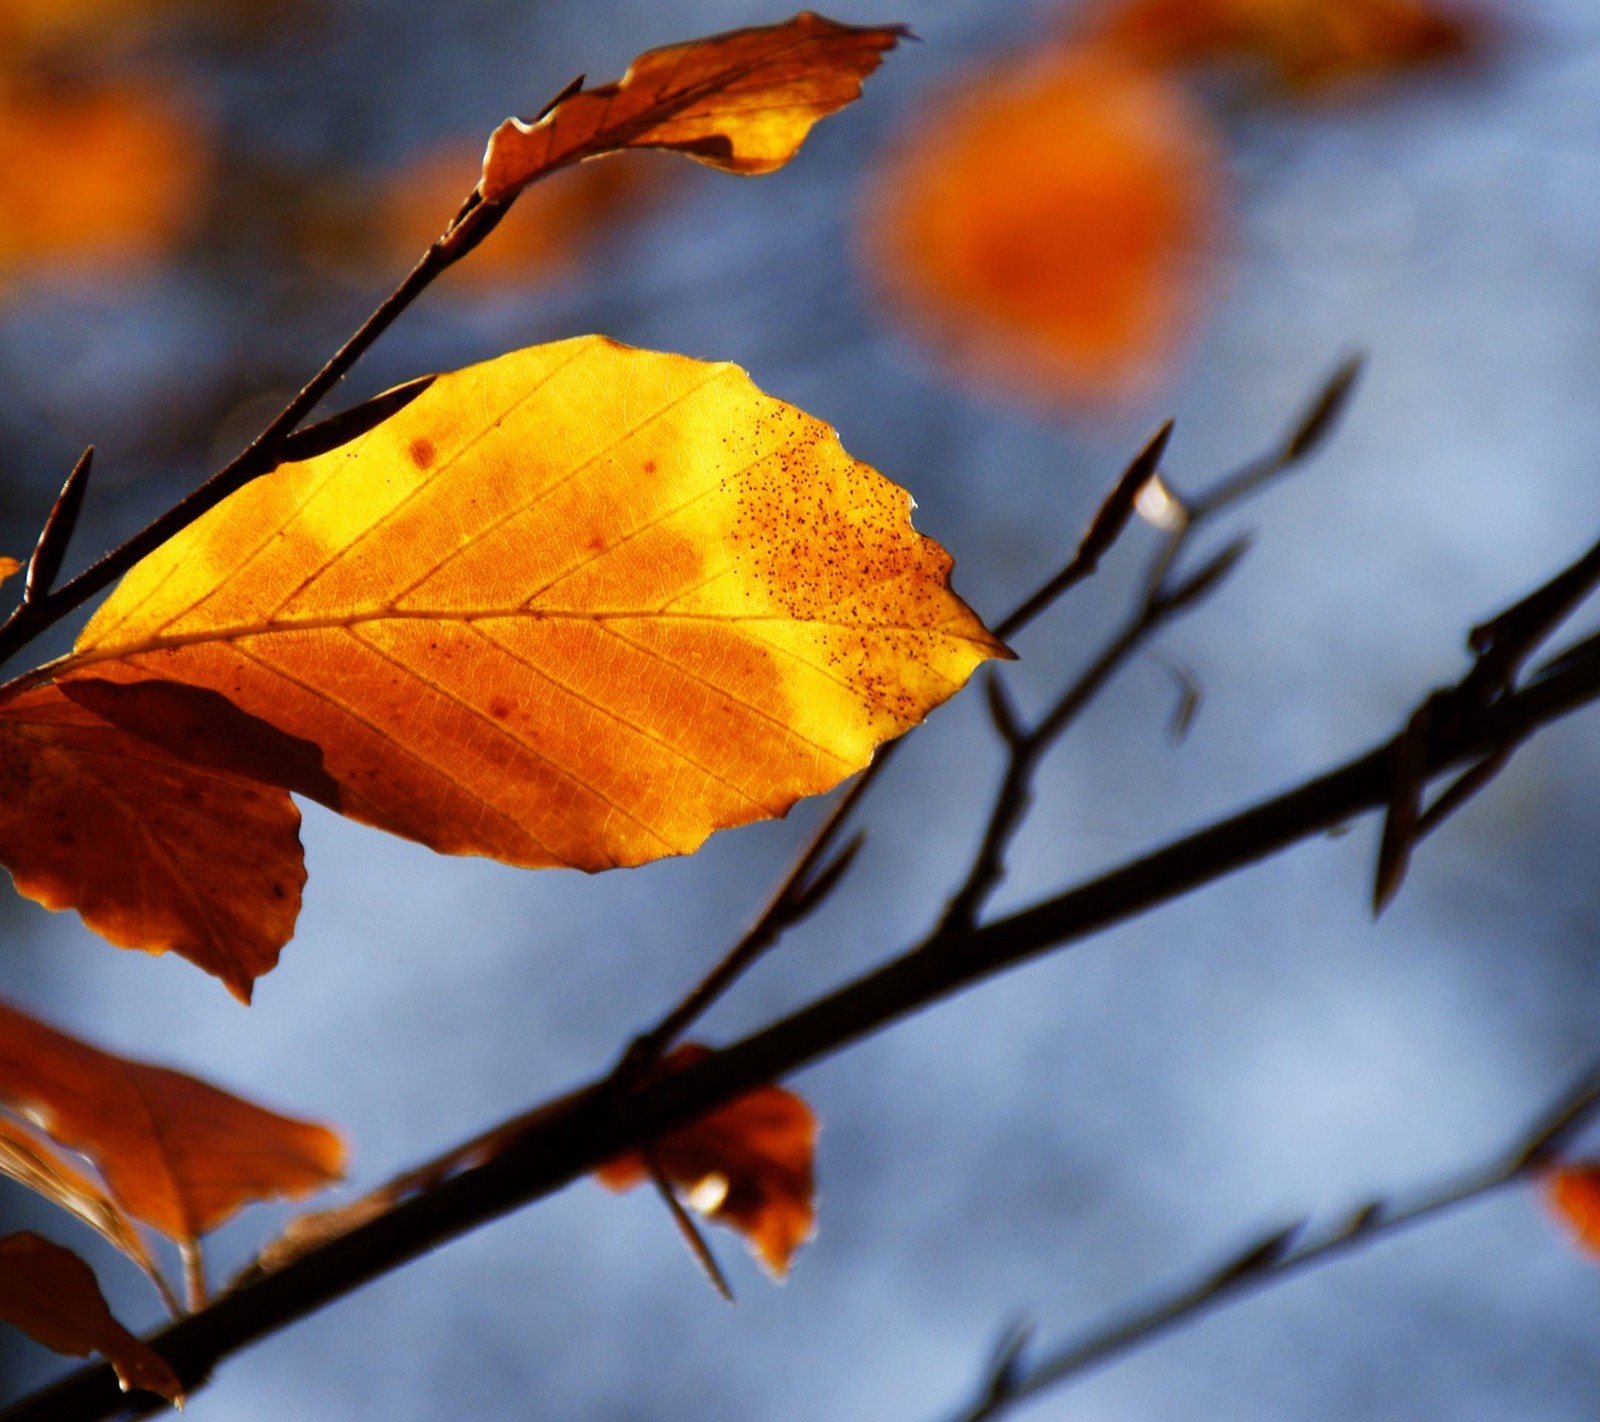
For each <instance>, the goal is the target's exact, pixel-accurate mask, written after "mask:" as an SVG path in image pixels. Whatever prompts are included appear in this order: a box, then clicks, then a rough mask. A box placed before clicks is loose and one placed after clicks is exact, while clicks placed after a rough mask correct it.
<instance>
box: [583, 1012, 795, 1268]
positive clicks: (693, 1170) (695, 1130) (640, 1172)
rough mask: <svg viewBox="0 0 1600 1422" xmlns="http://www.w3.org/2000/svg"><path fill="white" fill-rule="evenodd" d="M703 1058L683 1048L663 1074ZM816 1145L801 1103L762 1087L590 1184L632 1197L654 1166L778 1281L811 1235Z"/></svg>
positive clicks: (689, 1046)
mask: <svg viewBox="0 0 1600 1422" xmlns="http://www.w3.org/2000/svg"><path fill="white" fill-rule="evenodd" d="M707 1055H709V1049H708V1048H706V1047H702V1046H700V1045H699V1044H697V1043H694V1042H685V1043H684V1044H683V1045H682V1046H681V1047H678V1048H677V1049H676V1050H675V1051H673V1052H672V1053H671V1055H669V1056H668V1057H667V1059H666V1061H665V1062H663V1063H662V1070H663V1072H664V1073H667V1072H672V1071H675V1070H682V1069H683V1068H684V1067H686V1066H688V1065H690V1064H691V1063H693V1062H697V1061H699V1060H700V1059H701V1058H702V1057H705V1056H707ZM816 1145H817V1118H816V1116H815V1115H814V1114H813V1113H812V1110H811V1108H810V1107H809V1106H807V1105H806V1103H805V1102H804V1100H802V1099H801V1098H800V1097H799V1096H796V1095H795V1094H794V1092H792V1091H785V1090H784V1089H783V1088H782V1087H778V1086H763V1087H761V1088H759V1089H758V1090H755V1091H752V1092H750V1093H749V1095H747V1096H741V1097H739V1099H738V1100H737V1101H732V1102H730V1103H729V1104H728V1105H726V1106H723V1107H721V1108H720V1109H719V1110H716V1111H713V1112H712V1113H711V1114H710V1115H709V1116H706V1117H705V1118H704V1119H702V1120H699V1121H696V1122H694V1124H693V1125H689V1126H683V1127H681V1128H680V1129H678V1130H676V1131H673V1132H671V1133H670V1134H668V1135H665V1136H663V1137H662V1138H661V1139H660V1140H658V1141H656V1142H655V1144H654V1145H652V1146H651V1147H650V1149H649V1151H648V1153H646V1152H640V1151H630V1152H629V1153H627V1154H626V1155H619V1156H617V1157H616V1158H615V1159H614V1160H609V1161H607V1162H606V1163H605V1164H604V1165H602V1166H601V1167H600V1168H599V1169H598V1170H597V1171H595V1179H597V1180H598V1181H599V1182H600V1183H601V1184H602V1185H604V1186H606V1187H607V1188H608V1189H611V1190H631V1189H632V1188H633V1187H634V1186H635V1185H639V1184H641V1183H643V1182H644V1181H646V1180H648V1179H649V1178H650V1174H651V1169H650V1167H651V1162H652V1161H653V1162H654V1164H655V1165H656V1166H657V1167H658V1168H659V1169H660V1171H661V1173H662V1174H663V1175H665V1176H666V1178H667V1179H668V1180H669V1181H670V1182H671V1183H672V1184H673V1185H674V1186H675V1187H676V1188H677V1190H678V1191H679V1192H680V1194H681V1195H682V1197H683V1199H684V1200H685V1202H686V1203H688V1204H689V1205H690V1206H691V1207H692V1208H693V1209H695V1210H698V1211H699V1212H700V1213H701V1214H703V1215H704V1216H705V1217H706V1218H707V1219H709V1220H714V1221H715V1222H716V1223H717V1224H722V1225H727V1226H728V1228H729V1229H733V1230H737V1231H738V1232H739V1233H740V1234H742V1235H743V1236H744V1237H745V1240H746V1241H747V1242H748V1243H749V1245H750V1250H751V1253H753V1254H754V1255H755V1256H756V1258H758V1259H759V1260H760V1261H761V1262H762V1263H763V1264H765V1265H766V1267H767V1268H768V1269H769V1270H770V1271H771V1272H772V1274H773V1275H774V1276H775V1277H776V1278H780V1279H781V1278H782V1277H783V1276H784V1275H785V1274H787V1273H788V1272H789V1262H790V1260H792V1259H793V1258H794V1254H795V1251H796V1250H797V1249H799V1248H800V1246H801V1245H802V1244H804V1243H805V1242H806V1241H807V1240H808V1239H810V1238H811V1236H812V1235H813V1234H814V1233H815V1232H816V1182H815V1179H814V1176H813V1159H814V1157H815V1155H816Z"/></svg>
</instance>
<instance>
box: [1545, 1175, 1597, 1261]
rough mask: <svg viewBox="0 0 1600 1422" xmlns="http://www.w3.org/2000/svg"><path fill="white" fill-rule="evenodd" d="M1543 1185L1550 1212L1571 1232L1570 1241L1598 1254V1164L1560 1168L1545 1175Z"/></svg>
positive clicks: (1591, 1252)
mask: <svg viewBox="0 0 1600 1422" xmlns="http://www.w3.org/2000/svg"><path fill="white" fill-rule="evenodd" d="M1543 1185H1544V1194H1545V1199H1546V1201H1548V1203H1549V1205H1550V1210H1551V1212H1552V1213H1553V1214H1554V1215H1555V1217H1556V1218H1557V1219H1558V1220H1560V1221H1561V1222H1562V1223H1563V1224H1564V1225H1566V1226H1567V1228H1568V1229H1569V1230H1571V1232H1572V1236H1573V1240H1574V1242H1575V1243H1577V1244H1578V1246H1579V1247H1580V1248H1582V1249H1584V1250H1585V1251H1587V1252H1588V1253H1590V1254H1595V1255H1600V1162H1597V1161H1592V1160H1585V1161H1575V1162H1573V1163H1572V1164H1571V1165H1563V1166H1560V1167H1558V1168H1556V1169H1554V1170H1551V1171H1550V1172H1549V1173H1548V1174H1546V1175H1545V1177H1544V1181H1543Z"/></svg>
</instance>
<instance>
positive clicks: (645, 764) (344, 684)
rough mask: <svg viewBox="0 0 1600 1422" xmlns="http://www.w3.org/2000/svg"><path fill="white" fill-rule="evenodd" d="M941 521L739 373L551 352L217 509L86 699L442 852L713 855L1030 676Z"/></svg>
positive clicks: (97, 630)
mask: <svg viewBox="0 0 1600 1422" xmlns="http://www.w3.org/2000/svg"><path fill="white" fill-rule="evenodd" d="M910 504H911V501H910V496H909V495H908V494H907V493H906V492H905V490H903V489H900V488H897V487H896V486H895V485H893V484H891V483H890V482H889V481H888V480H887V479H885V478H883V476H882V475H880V474H878V473H877V472H876V471H874V470H872V469H869V468H868V467H867V466H866V465H863V464H859V463H857V462H856V461H855V460H853V459H851V458H850V456H849V455H848V454H846V453H845V451H844V450H843V449H842V448H841V447H840V446H839V443H838V440H837V438H836V437H835V436H834V434H833V432H832V431H831V430H829V429H828V428H827V427H826V426H824V425H822V424H820V423H819V422H817V421H816V420H813V419H812V418H811V417H810V416H808V415H806V414H804V413H803V412H801V411H799V410H796V409H794V408H793V407H791V406H788V405H784V404H782V403H780V402H779V401H777V400H774V399H772V398H771V397H770V396H768V395H765V394H763V393H762V392H761V391H759V390H757V389H756V387H755V386H754V385H752V384H751V383H750V380H749V378H748V377H747V376H746V375H745V373H744V372H743V371H741V370H739V369H738V368H737V367H735V366H731V365H706V364H703V363H701V362H699V361H693V360H689V359H688V358H687V357H684V356H675V355H664V354H659V353H656V352H651V351H638V350H632V349H630V348H628V347H624V346H619V345H617V344H616V343H615V342H612V341H607V340H605V339H604V338H602V337H597V336H596V337H582V338H579V339H576V340H571V341H563V342H559V343H557V344H555V345H549V346H538V347H534V348H532V349H529V350H525V351H518V352H514V353H512V354H510V355H507V356H503V357H501V358H500V359H498V360H494V361H490V362H488V363H486V364H484V365H479V366H474V367H472V368H470V369H468V370H463V371H457V372H455V373H454V374H451V375H442V376H439V377H438V378H437V379H435V380H434V381H433V382H432V384H431V385H429V386H428V388H427V389H426V390H425V391H424V392H423V393H422V394H420V395H418V396H417V397H416V398H415V399H414V400H413V401H412V402H411V403H410V404H408V405H407V406H406V407H405V408H404V409H403V410H401V411H400V412H399V413H398V414H396V415H395V416H393V417H392V418H391V419H389V420H388V421H386V422H385V423H383V424H381V425H379V426H377V427H376V428H375V429H373V430H371V431H369V432H368V433H366V434H364V435H361V436H359V437H357V438H355V439H353V440H351V441H350V442H349V443H347V444H344V445H342V446H340V447H339V448H338V449H336V450H334V451H332V452H330V453H328V454H325V455H320V456H318V457H317V458H315V459H311V460H309V461H307V462H305V463H302V464H291V465H284V466H283V467H281V468H279V469H278V470H276V471H275V472H274V473H272V474H269V475H266V476H265V477H264V478H261V479H257V480H256V481H254V482H253V483H251V484H249V485H247V486H246V487H245V488H244V489H242V490H240V491H239V492H238V493H236V494H234V495H233V496H232V497H231V498H229V499H228V500H226V501H225V502H224V503H222V504H221V505H220V506H219V507H217V508H215V509H213V510H211V512H210V513H209V514H207V515H205V517H203V518H201V519H200V520H199V521H197V522H196V523H194V524H193V525H191V526H190V527H189V528H188V529H186V530H184V531H183V532H182V533H180V534H178V535H177V536H176V537H175V538H173V539H172V540H171V541H170V542H168V543H167V544H165V545H164V546H163V547H162V548H160V549H158V550H157V551H156V552H155V553H153V554H152V555H151V556H150V557H148V558H147V559H145V560H144V562H142V563H141V564H140V565H139V566H138V567H137V568H135V569H134V570H133V572H131V573H130V574H129V575H128V576H127V578H126V579H124V581H123V582H122V584H121V585H120V586H119V587H118V588H117V590H116V591H115V592H114V593H113V594H112V595H111V597H110V598H109V599H108V600H107V602H106V603H105V605H104V606H103V607H102V608H101V609H100V611H99V612H98V613H97V614H96V616H95V617H94V619H93V620H92V621H91V622H90V624H89V626H88V627H87V628H85V630H84V632H83V634H82V636H81V637H80V638H79V640H78V650H77V652H76V653H75V654H74V656H73V657H71V658H69V659H67V660H66V661H65V662H64V663H63V664H61V665H60V666H59V667H58V669H57V677H58V683H59V684H60V685H62V686H63V688H64V689H65V690H66V691H67V693H68V694H69V695H71V696H73V697H85V698H93V699H92V700H91V702H90V704H91V705H92V707H93V709H94V710H95V711H96V712H97V713H98V714H100V715H103V716H106V717H108V718H111V719H113V720H115V721H116V723H117V724H118V725H120V726H123V727H125V728H127V729H129V730H131V731H133V732H134V733H135V734H138V735H141V736H145V737H149V738H151V739H153V740H154V741H156V742H157V743H158V744H160V745H163V746H165V747H166V748H167V749H169V750H171V751H173V753H174V754H178V755H182V756H184V757H186V758H191V759H195V758H198V759H200V760H202V761H204V762H205V763H209V764H223V765H228V766H230V767H231V768H233V769H236V770H238V771H239V772H240V773H242V774H247V775H257V776H260V777H262V778H264V779H267V780H271V781H274V782H275V783H277V784H280V785H284V786H286V787H288V788H290V789H293V790H296V791H299V792H302V793H306V794H310V795H314V796H316V797H317V798H318V799H320V800H322V801H323V802H324V803H326V804H329V805H331V806H332V807H333V808H335V809H338V810H340V811H341V812H342V813H344V814H346V815H349V816H350V817H352V818H354V819H357V820H361V821H362V822H364V823H366V824H371V825H376V826H378V827H379V828H382V829H386V830H389V831H391V832H393V833H396V834H403V835H406V836H408V837H410V838H413V839H417V840H420V841H422V842H423V843H424V844H428V845H431V846H432V847H433V848H435V849H437V850H440V851H442V852H445V853H452V854H483V855H489V856H492V857H494V858H498V859H501V860H505V861H507V862H509V863H514V864H522V865H527V866H532V867H539V866H550V865H569V866H573V867H579V868H584V869H591V870H593V869H603V868H609V867H611V866H613V865H619V864H638V863H642V862H644V861H646V860H651V859H656V858H660V857H661V856H663V855H669V854H687V853H690V852H692V851H693V850H695V849H696V848H698V847H699V845H700V844H701V843H702V842H703V841H704V839H705V838H706V836H707V835H708V834H710V833H711V832H712V831H713V830H716V829H721V828H725V827H727V826H730V825H737V824H745V823H748V822H749V821H751V820H755V819H763V818H768V817H771V816H775V815H781V814H783V813H785V812H786V811H787V810H788V808H789V806H790V805H792V804H793V803H794V801H795V800H796V799H797V798H799V797H800V796H802V795H811V794H817V793H820V792H821V791H824V790H827V789H830V788H832V787H833V786H834V785H836V784H837V783H838V782H839V781H840V780H842V779H843V778H844V777H845V776H847V775H850V774H852V773H854V772H855V771H857V770H860V769H861V768H862V767H863V766H865V765H866V764H867V762H868V761H869V760H870V759H871V756H872V751H873V748H874V747H875V746H876V745H877V744H878V743H879V742H881V741H883V740H885V739H887V738H889V737H891V736H897V735H899V734H901V733H902V732H903V731H905V730H907V729H909V728H910V727H911V726H913V725H915V724H916V723H917V722H918V721H920V720H921V719H922V717H923V716H924V715H925V714H926V713H927V712H928V710H929V709H930V708H931V707H933V706H935V705H937V704H939V703H940V702H942V701H944V700H945V699H946V698H947V697H949V696H951V695H952V694H954V692H955V691H956V690H957V689H958V688H959V687H960V686H961V684H962V683H963V682H964V681H965V680H966V679H967V677H968V676H969V675H971V673H972V671H973V670H974V669H975V668H976V667H977V666H978V665H979V663H981V662H982V661H984V660H985V659H986V658H989V657H996V656H1008V655H1010V654H1009V653H1008V652H1007V651H1006V649H1005V648H1004V647H1003V646H1001V644H1000V643H999V642H997V641H996V640H995V639H994V637H993V636H991V635H990V633H989V632H988V631H987V630H985V628H984V627H983V624H982V623H981V622H979V620H978V619H977V617H976V616H975V615H974V614H973V613H972V611H971V609H969V608H968V607H967V606H966V604H965V603H963V602H962V601H961V600H960V599H959V598H958V597H956V596H955V595H954V594H953V593H952V592H951V591H950V590H949V570H950V558H949V556H948V555H947V554H946V553H945V552H944V550H943V549H942V548H940V547H939V546H938V545H937V544H936V543H933V542H932V541H931V540H929V539H925V538H923V537H921V536H920V535H919V534H917V533H916V532H915V530H914V529H912V527H911V524H910V518H909V515H910ZM186 699H187V700H188V701H189V702H190V703H191V704H189V705H187V706H186V705H185V701H186ZM191 712H192V713H193V714H190V713H191ZM180 725H181V727H182V731H181V733H180V732H179V731H176V730H175V727H179V726H180ZM208 725H209V727H210V731H211V733H210V735H209V736H208V735H207V727H208Z"/></svg>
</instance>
